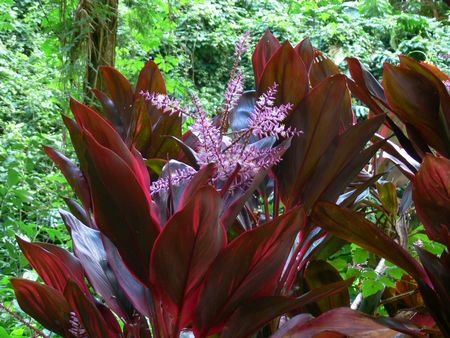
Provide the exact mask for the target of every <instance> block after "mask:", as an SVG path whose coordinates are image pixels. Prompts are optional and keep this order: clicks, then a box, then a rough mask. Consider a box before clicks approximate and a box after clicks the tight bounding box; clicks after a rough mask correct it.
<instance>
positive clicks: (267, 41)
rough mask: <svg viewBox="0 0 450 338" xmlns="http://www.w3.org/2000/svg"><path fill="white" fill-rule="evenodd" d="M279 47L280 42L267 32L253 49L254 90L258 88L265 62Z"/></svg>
mask: <svg viewBox="0 0 450 338" xmlns="http://www.w3.org/2000/svg"><path fill="white" fill-rule="evenodd" d="M280 47H281V43H280V41H278V39H277V38H276V37H275V36H273V34H272V33H271V32H270V31H269V30H267V31H266V32H265V33H264V35H263V37H262V38H261V40H259V42H258V44H257V45H256V47H255V51H254V52H253V55H252V63H253V72H254V74H255V82H256V88H258V86H259V81H260V79H261V76H262V74H263V72H264V68H265V66H266V64H267V62H268V61H269V60H270V58H271V57H272V55H273V54H275V52H276V51H277V50H278V49H279V48H280Z"/></svg>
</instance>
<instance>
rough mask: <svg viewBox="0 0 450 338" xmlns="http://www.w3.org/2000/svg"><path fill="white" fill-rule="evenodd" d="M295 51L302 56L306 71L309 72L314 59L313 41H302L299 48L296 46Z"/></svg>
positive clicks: (307, 39)
mask: <svg viewBox="0 0 450 338" xmlns="http://www.w3.org/2000/svg"><path fill="white" fill-rule="evenodd" d="M295 51H296V52H297V53H298V55H300V57H301V59H302V61H303V63H304V64H305V67H306V70H307V71H309V69H310V67H311V64H312V62H313V59H314V48H313V46H312V44H311V40H309V38H306V39H304V40H302V41H301V42H300V43H299V44H298V45H297V46H295Z"/></svg>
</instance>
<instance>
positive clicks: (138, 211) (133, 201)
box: [84, 133, 159, 284]
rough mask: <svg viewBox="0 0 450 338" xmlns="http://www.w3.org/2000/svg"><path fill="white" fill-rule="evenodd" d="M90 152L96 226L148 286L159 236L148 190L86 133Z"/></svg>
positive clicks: (114, 155)
mask: <svg viewBox="0 0 450 338" xmlns="http://www.w3.org/2000/svg"><path fill="white" fill-rule="evenodd" d="M84 136H85V140H86V145H87V148H88V150H89V155H90V158H91V161H92V162H91V163H89V184H90V187H91V194H92V201H93V208H94V216H95V220H96V223H97V225H98V227H99V229H100V231H101V232H102V233H104V234H105V235H106V236H107V237H108V238H109V239H110V240H111V241H112V242H113V243H114V245H115V246H116V247H117V249H118V250H119V252H120V254H121V256H122V258H123V259H124V261H125V263H126V264H127V266H128V267H129V269H130V270H131V271H132V272H133V273H134V274H135V275H136V276H137V277H138V278H139V279H140V280H141V282H142V283H144V284H145V283H148V276H149V264H150V253H151V249H152V246H153V242H154V241H155V239H156V237H157V236H158V234H159V224H158V222H157V221H156V220H155V218H154V217H153V216H152V213H151V199H150V194H149V191H148V190H147V189H148V187H143V186H142V184H141V182H139V181H138V180H137V178H136V176H135V175H134V174H133V172H132V170H131V169H130V167H129V166H128V165H127V163H125V162H124V161H123V159H122V158H120V157H119V156H118V155H117V154H116V153H115V152H113V151H111V150H110V149H107V148H105V147H103V146H102V145H100V144H99V143H98V142H97V141H96V140H95V139H94V138H93V137H92V136H91V135H90V134H89V133H85V134H84Z"/></svg>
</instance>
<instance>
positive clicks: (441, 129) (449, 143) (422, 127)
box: [383, 63, 450, 156]
mask: <svg viewBox="0 0 450 338" xmlns="http://www.w3.org/2000/svg"><path fill="white" fill-rule="evenodd" d="M383 79H384V81H383V86H384V90H385V93H386V97H387V99H388V102H389V104H390V105H391V107H392V108H393V109H394V111H395V113H396V114H397V116H398V117H399V118H400V119H401V120H402V121H403V122H404V123H405V124H406V125H407V126H408V127H409V129H410V130H411V132H413V134H412V135H410V136H412V137H414V136H416V138H415V139H414V140H415V142H416V143H419V144H420V142H422V140H423V141H425V142H426V143H427V144H429V145H430V146H432V147H433V148H434V149H436V150H437V151H439V152H440V153H442V154H444V155H447V156H450V139H449V135H448V134H447V132H446V130H445V129H446V128H445V125H444V122H445V121H443V120H442V119H441V117H440V94H439V91H438V89H437V88H436V86H435V85H434V84H433V83H432V82H431V81H430V80H429V79H427V78H426V77H425V76H423V75H421V74H419V73H417V72H416V71H413V70H410V69H406V68H401V67H395V66H392V65H389V64H387V63H386V64H385V65H384V70H383ZM447 100H448V99H447ZM447 127H448V126H447ZM416 134H417V135H416Z"/></svg>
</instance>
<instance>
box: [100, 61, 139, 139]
mask: <svg viewBox="0 0 450 338" xmlns="http://www.w3.org/2000/svg"><path fill="white" fill-rule="evenodd" d="M99 68H100V71H101V74H102V77H103V80H104V82H105V84H106V88H107V89H108V92H109V97H110V98H111V100H112V101H113V102H114V106H115V108H116V110H117V112H118V113H119V116H120V119H121V121H122V125H123V127H124V130H125V132H126V131H127V130H128V128H129V126H130V122H131V113H132V109H133V101H134V93H133V87H132V86H131V84H130V82H129V81H128V80H127V78H126V77H125V76H123V75H122V74H121V73H120V72H119V71H117V70H116V69H115V68H113V67H108V66H102V67H99Z"/></svg>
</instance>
